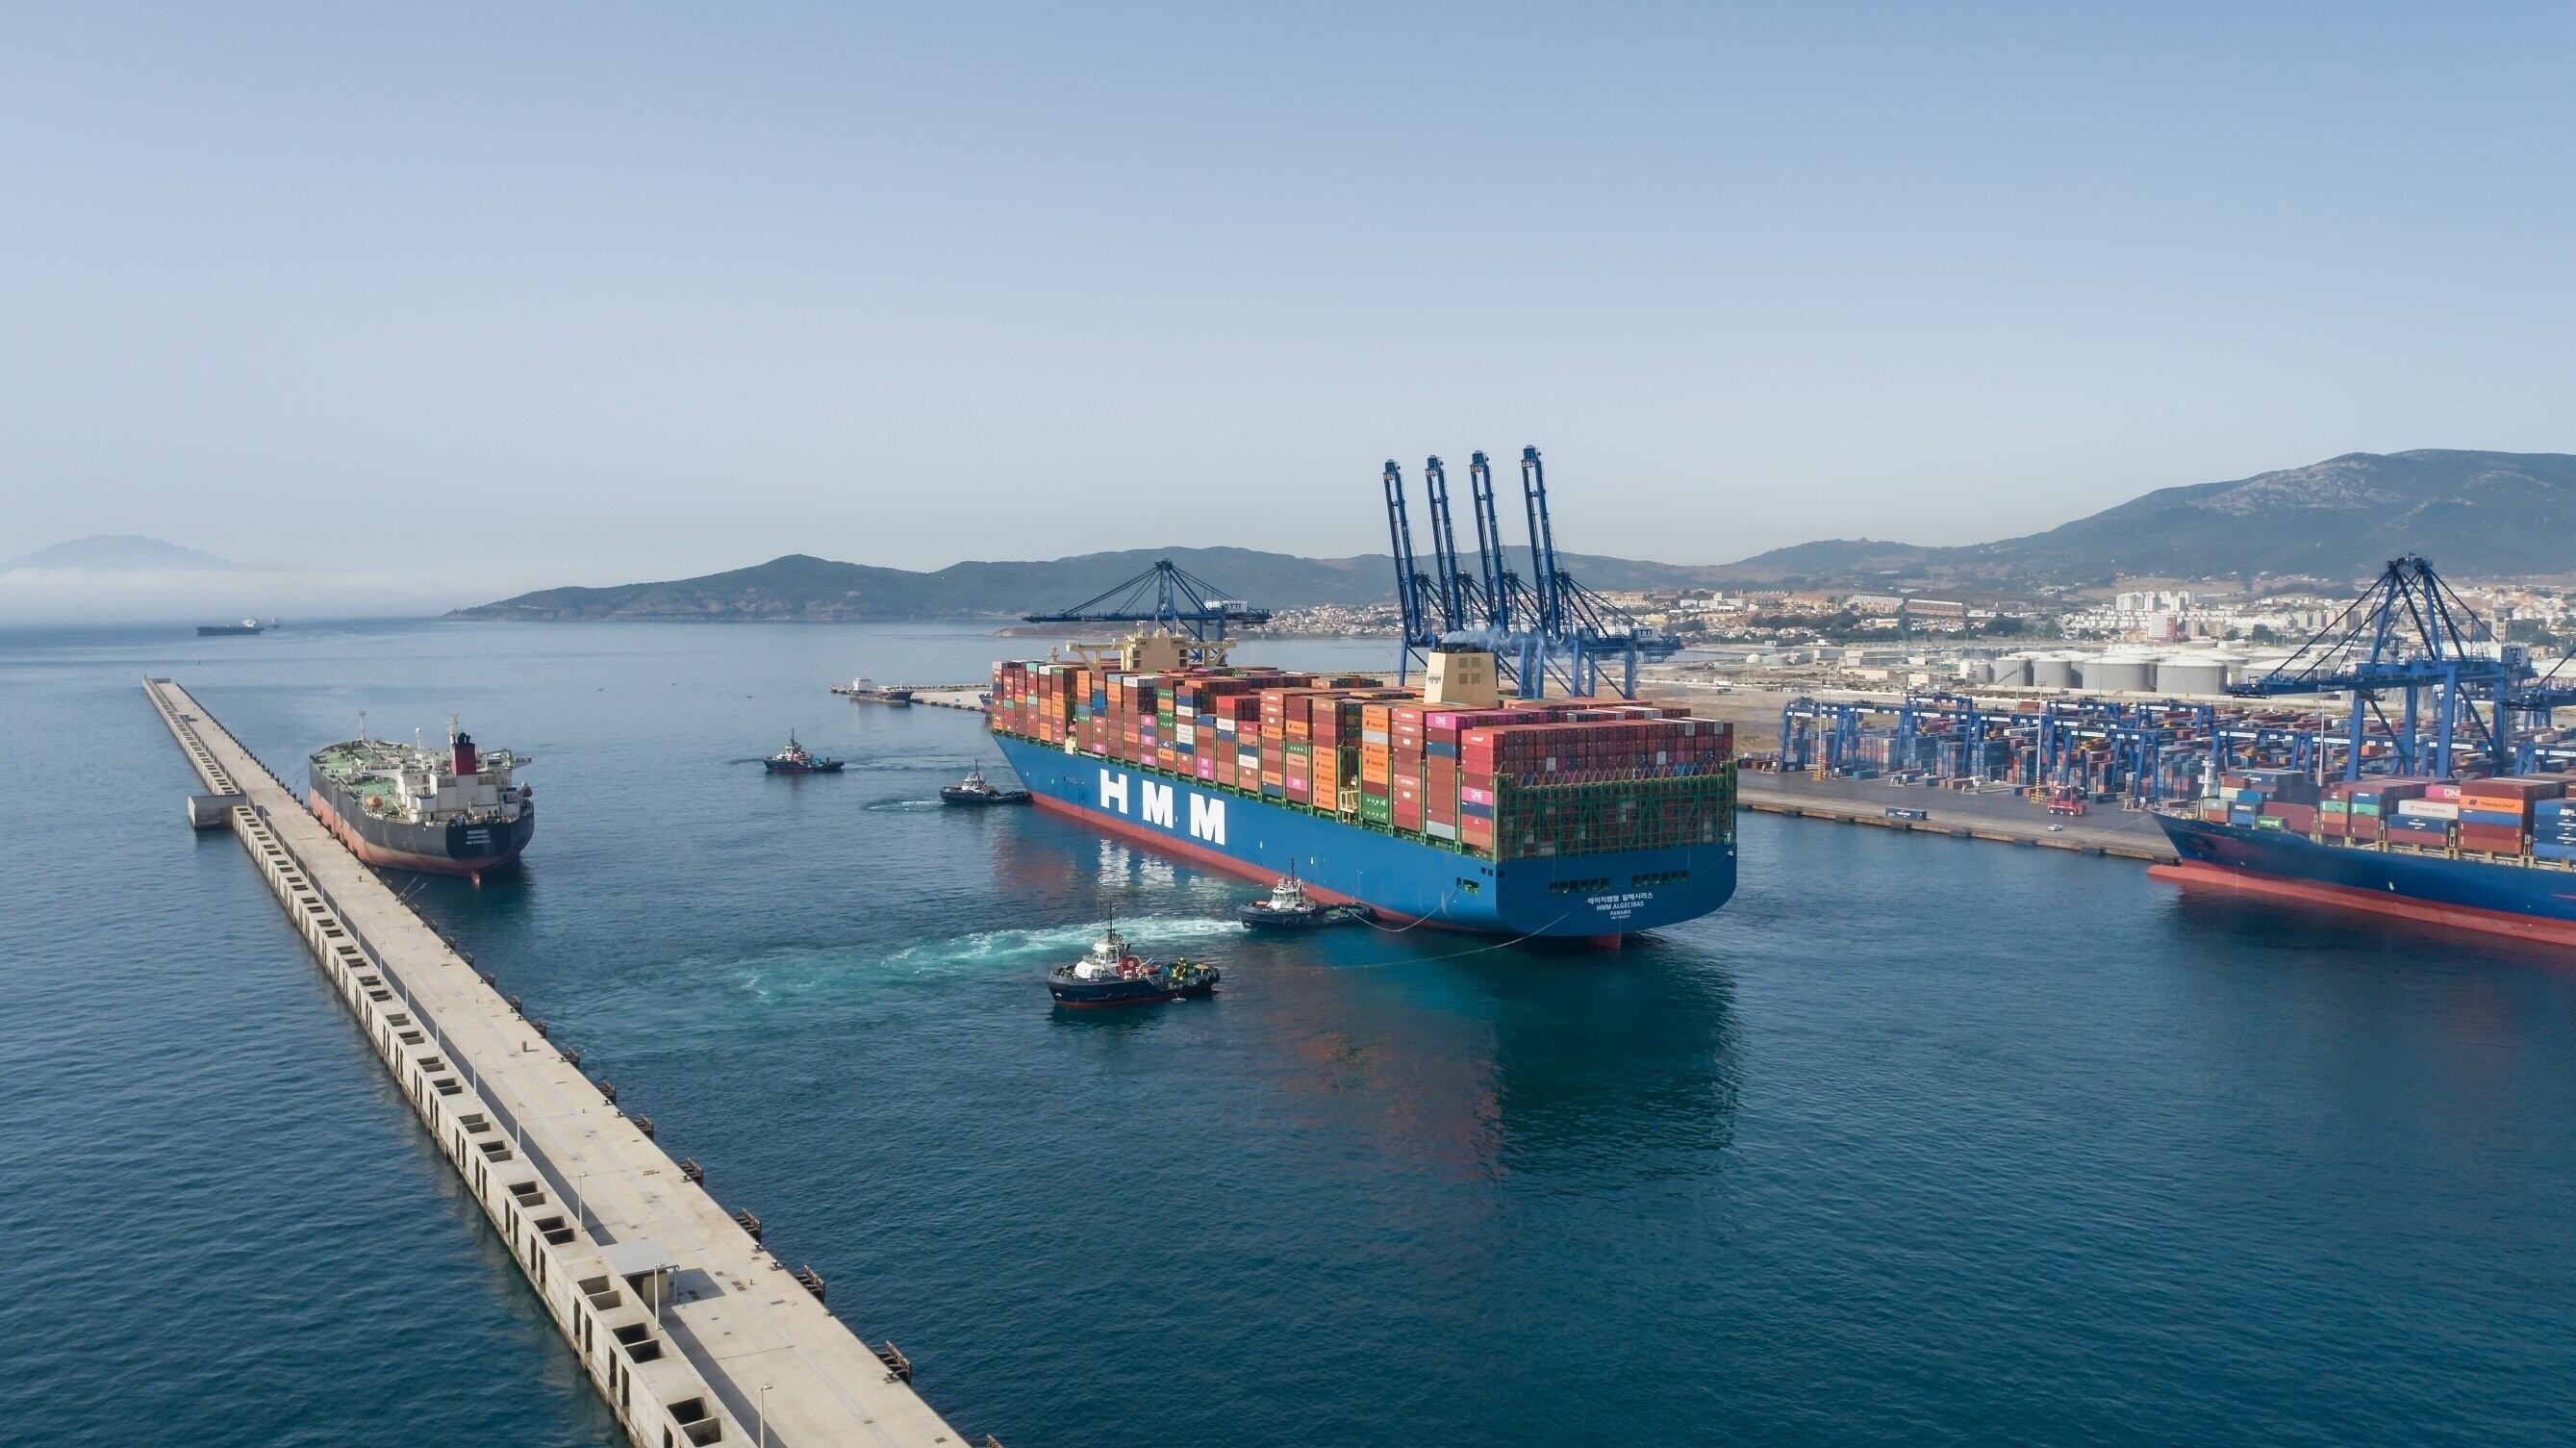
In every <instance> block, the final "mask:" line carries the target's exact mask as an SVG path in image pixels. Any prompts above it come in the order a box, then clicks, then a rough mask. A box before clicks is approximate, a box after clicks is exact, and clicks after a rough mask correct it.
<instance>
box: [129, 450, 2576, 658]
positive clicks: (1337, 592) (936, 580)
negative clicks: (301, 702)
mask: <svg viewBox="0 0 2576 1448" xmlns="http://www.w3.org/2000/svg"><path fill="white" fill-rule="evenodd" d="M2571 538H2576V455H2571V454H2567V453H2500V452H2457V451H2447V450H2439V449H2428V450H2424V451H2419V452H2403V453H2387V454H2378V453H2347V454H2345V455H2343V456H2342V457H2337V458H2329V459H2327V460H2326V461H2324V462H2321V463H2313V464H2310V465H2309V466H2307V467H2301V468H2286V469H2283V470H2281V471H2278V472H2269V473H2260V474H2257V475H2255V476H2253V477H2250V478H2238V479H2235V480H2234V481H2230V482H2218V483H2193V484H2189V485H2187V486H2183V487H2175V488H2162V489H2159V490H2157V491H2155V492H2152V493H2149V494H2147V495H2146V496H2145V497H2142V498H2138V499H2135V500H2133V501H2130V502H2126V503H2122V504H2120V505H2119V506H2118V507H2115V508H2108V509H2105V510H2103V511H2102V512H2099V513H2095V514H2093V515H2092V516H2090V517H2085V518H2078V519H2076V520H2075V521H2074V522H2071V523H2066V524H2062V525H2060V526H2058V527H2055V528H2051V529H2049V530H2048V531H2047V532H2044V533H2033V534H2030V535H2028V536H2025V537H2020V538H2007V539H2003V540H2001V541H1999V542H1994V543H1978V544H1971V545H1968V546H1964V547H1944V548H1931V547H1922V546H1918V545H1915V544H1911V543H1896V542H1882V541H1877V540H1873V539H1867V538H1859V539H1824V540H1819V541H1817V542H1813V543H1801V544H1798V545H1797V546H1795V547H1791V548H1779V549H1774V550H1772V551H1771V552H1768V553H1763V554H1759V555H1756V556H1755V557H1752V558H1747V559H1743V560H1741V561H1739V562H1736V563H1730V564H1725V565H1722V566H1710V565H1691V564H1673V563H1649V562H1640V561H1637V560H1633V559H1624V558H1604V557H1598V556H1595V555H1591V554H1568V555H1566V557H1565V566H1566V567H1567V569H1568V570H1570V571H1571V572H1573V573H1574V575H1575V576H1576V577H1578V578H1581V579H1582V580H1583V581H1585V582H1586V583H1589V584H1591V585H1593V586H1594V587H1596V588H1610V589H1651V588H1687V587H1706V586H1710V585H1715V584H1727V583H1732V584H1738V585H1742V584H1768V585H1781V586H1802V585H1803V586H1817V587H1832V586H1844V587H1896V586H1910V587H1925V588H1952V589H1959V590H1962V591H1973V590H2005V589H2021V588H2030V587H2039V586H2047V585H2056V586H2062V587H2078V588H2080V587H2093V586H2098V585H2102V584H2107V583H2111V582H2113V581H2115V580H2117V579H2119V578H2123V577H2156V578H2232V577H2243V576H2249V575H2255V574H2262V575H2268V576H2271V577H2276V578H2279V577H2308V578H2319V579H2328V580H2340V579H2352V578H2360V577H2364V576H2366V575H2369V574H2371V573H2374V572H2376V571H2377V570H2378V567H2379V565H2380V564H2381V563H2382V562H2384V561H2385V560H2387V559H2389V558H2391V557H2394V556H2396V555H2398V554H2400V553H2408V552H2415V553H2423V554H2426V555H2428V556H2430V557H2431V558H2432V559H2433V560H2434V562H2435V563H2437V564H2439V565H2440V566H2441V567H2442V568H2443V570H2444V571H2446V572H2448V573H2451V574H2453V575H2456V576H2458V577H2462V578H2475V577H2510V576H2533V575H2551V574H2566V573H2576V547H2571V546H2570V544H2569V541H2568V540H2569V539H2571ZM147 541H148V540H147ZM162 546H165V547H166V546H167V545H162ZM200 556H202V555H200ZM1158 558H1169V559H1171V560H1172V561H1173V562H1175V563H1178V564H1179V565H1180V566H1181V567H1183V568H1185V569H1187V570H1189V571H1190V572H1192V573H1195V574H1198V575H1199V576H1200V577H1202V578H1205V579H1208V580H1209V581H1211V582H1212V583H1214V584H1215V585H1216V586H1217V587H1219V588H1221V589H1224V590H1225V591H1226V593H1227V594H1228V595H1229V596H1232V597H1237V598H1245V599H1250V600H1252V601H1253V602H1256V603H1259V604H1261V605H1263V606H1265V607H1270V608H1295V607H1301V606H1308V605H1316V604H1365V603H1377V602H1381V601H1384V600H1385V599H1387V598H1390V597H1392V596H1393V593H1394V588H1393V584H1392V582H1391V578H1392V574H1393V568H1392V566H1391V565H1390V564H1389V562H1388V559H1387V556H1386V555H1385V554H1383V553H1373V554H1363V555H1361V556H1359V557H1356V558H1299V557H1295V556H1292V555H1290V554H1285V553H1264V552H1259V551H1256V550H1253V549H1248V548H1161V549H1154V548H1142V549H1129V550H1127V551H1124V552H1117V553H1087V554H1083V555H1081V556H1080V557H1075V558H1057V559H1049V560H1043V561H995V562H984V561H978V562H968V563H956V564H951V565H949V566H948V567H946V568H942V569H939V570H937V571H935V572H929V573H916V572H911V571H908V570H905V569H900V568H875V567H870V566H868V565H865V564H859V563H837V562H834V561H832V560H830V559H825V558H815V557H811V556H809V555H806V554H802V553H792V554H789V555H787V556H786V557H784V558H774V559H771V560H770V561H769V562H767V563H762V564H757V565H754V566H753V567H749V568H737V569H733V570H731V571H729V572H724V573H711V574H708V575H706V576H704V577H700V578H681V579H673V580H669V581H666V582H659V583H629V584H621V585H617V586H614V587H607V588H549V589H543V590H540V591H538V592H535V593H523V594H520V595H519V596H518V597H516V598H507V599H503V600H501V601H499V602H497V603H487V604H484V605H481V606H480V607H476V608H466V609H459V610H457V611H456V612H455V613H453V614H451V615H449V616H450V617H452V618H475V619H523V620H576V619H714V620H727V621H733V620H759V619H776V620H811V621H818V622H830V621H847V620H860V619H908V618H955V617H975V616H982V617H1008V616H1014V615H1018V614H1023V613H1031V612H1036V611H1039V610H1042V609H1049V608H1066V607H1070V606H1072V605H1073V604H1076V603H1078V602H1080V601H1082V600H1083V599H1086V598H1089V597H1091V596H1092V595H1093V594H1096V593H1099V592H1101V591H1102V590H1104V589H1107V588H1110V587H1112V586H1114V585H1116V584H1118V583H1121V582H1124V581H1125V580H1127V579H1129V578H1132V577H1134V576H1135V575H1137V574H1139V573H1141V572H1143V571H1144V570H1146V569H1147V568H1149V567H1151V566H1153V563H1154V560H1156V559H1158ZM1425 561H1426V562H1427V559H1426V560H1425ZM1513 562H1514V564H1515V566H1516V568H1517V570H1518V571H1520V572H1521V573H1523V574H1524V575H1526V574H1527V572H1528V571H1529V570H1528V566H1527V558H1526V555H1525V554H1522V553H1521V552H1519V551H1518V550H1515V552H1514V554H1513Z"/></svg>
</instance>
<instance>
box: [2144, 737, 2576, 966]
mask: <svg viewBox="0 0 2576 1448" xmlns="http://www.w3.org/2000/svg"><path fill="white" fill-rule="evenodd" d="M2571 783H2576V779H2572V778H2571V777H2570V776H2567V775H2524V776H2507V777H2500V778H2493V779H2467V780H2449V779H2409V778H2381V779H2358V780H2341V781H2337V782H2335V783H2332V784H2328V785H2326V786H2324V787H2323V788H2320V787H2319V786H2318V785H2317V783H2316V781H2315V780H2314V779H2313V778H2312V777H2310V776H2309V775H2307V774H2304V773H2302V772H2299V771H2296V770H2245V771H2240V772H2237V773H2232V774H2228V775H2224V776H2222V777H2221V778H2220V780H2219V783H2218V789H2217V792H2216V793H2214V794H2212V795H2211V796H2209V797H2208V798H2206V799H2203V800H2201V801H2199V802H2198V804H2197V805H2195V806H2193V807H2191V808H2190V809H2189V811H2188V812H2186V813H2160V814H2158V815H2157V816H2156V823H2157V824H2158V825H2160V826H2161V827H2162V828H2163V829H2164V832H2165V835H2166V837H2167V838H2168V839H2170V840H2172V841H2173V846H2174V850H2175V852H2176V854H2178V855H2179V856H2180V859H2179V860H2178V861H2177V862H2176V863H2174V864H2171V865H2154V866H2150V867H2149V868H2148V871H2147V873H2148V874H2149V875H2151V876H2154V877H2156V878H2159V879H2164V880H2170V881H2173V882H2175V883H2177V884H2181V885H2184V886H2188V887H2196V888H2206V889H2212V890H2224V891H2231V892H2235V893H2239V894H2247V895H2256V896H2262V897H2265V898H2270V899H2278V900H2295V901H2307V902H2312V903H2317V904H2322V905H2330V906H2339V907H2342V908H2345V909H2350V910H2356V911H2362V912H2366V913H2369V914H2374V915H2383V916H2392V917H2396V918H2399V919H2404V920H2411V921H2414V922H2416V923H2418V924H2423V925H2429V926H2435V927H2439V928H2444V929H2451V930H2462V931H2471V932H2476V933H2480V934H2487V935H2500V936H2511V937H2514V938H2517V939H2522V940H2531V941H2538V942H2543V943H2546V944H2551V945H2562V946H2576V798H2571V797H2570V796H2569V794H2568V789H2569V786H2570V784H2571Z"/></svg>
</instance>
